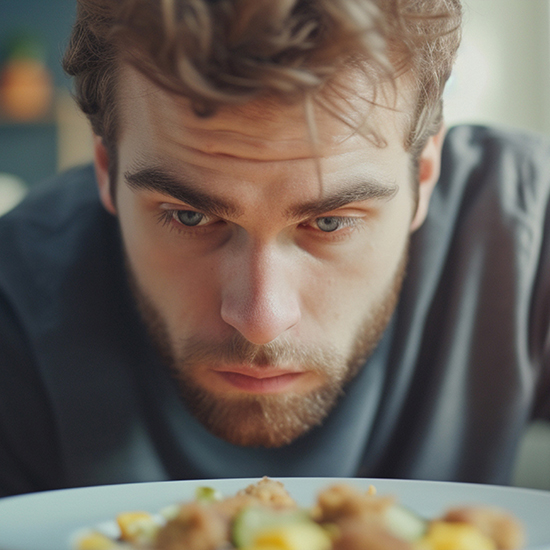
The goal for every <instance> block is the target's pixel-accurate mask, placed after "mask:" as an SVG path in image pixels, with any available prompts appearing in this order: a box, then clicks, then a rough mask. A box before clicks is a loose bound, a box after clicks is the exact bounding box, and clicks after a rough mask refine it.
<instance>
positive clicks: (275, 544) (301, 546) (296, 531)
mask: <svg viewBox="0 0 550 550" xmlns="http://www.w3.org/2000/svg"><path fill="white" fill-rule="evenodd" d="M330 548H332V542H331V539H330V537H329V536H328V534H327V533H326V532H325V531H324V530H323V529H322V528H321V527H320V526H319V525H316V524H314V523H311V524H308V523H305V524H302V523H297V524H289V525H284V526H279V527H273V528H271V529H269V528H268V529H265V530H262V531H261V532H260V533H258V534H257V535H256V537H255V539H254V543H253V545H252V548H250V549H249V550H330Z"/></svg>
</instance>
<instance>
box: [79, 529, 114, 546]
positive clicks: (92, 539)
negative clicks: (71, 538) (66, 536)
mask: <svg viewBox="0 0 550 550" xmlns="http://www.w3.org/2000/svg"><path fill="white" fill-rule="evenodd" d="M76 548H77V550H111V549H114V548H118V544H117V543H116V542H114V541H113V540H111V539H110V538H109V537H106V536H105V535H102V534H101V533H96V532H92V533H89V534H87V535H84V536H83V537H81V538H80V539H79V540H78V543H77V546H76Z"/></svg>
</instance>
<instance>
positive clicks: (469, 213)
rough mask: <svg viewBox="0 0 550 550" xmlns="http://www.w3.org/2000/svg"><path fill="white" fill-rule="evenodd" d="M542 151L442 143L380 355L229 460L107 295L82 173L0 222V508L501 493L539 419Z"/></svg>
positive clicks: (117, 288) (117, 295)
mask: <svg viewBox="0 0 550 550" xmlns="http://www.w3.org/2000/svg"><path fill="white" fill-rule="evenodd" d="M549 199H550V143H549V142H548V141H546V140H544V139H542V138H540V137H538V136H531V135H527V134H521V133H517V132H516V133H509V132H504V131H496V130H490V129H486V128H483V127H471V126H470V127H467V126H463V127H457V128H454V129H452V130H451V131H450V133H449V135H448V136H447V139H446V141H445V147H444V151H443V172H442V176H441V178H440V182H439V184H438V186H437V188H436V191H435V193H434V196H433V199H432V203H431V210H430V213H429V216H428V219H427V220H426V223H425V224H424V226H423V227H422V228H421V229H420V230H419V231H417V232H416V233H415V234H414V235H413V239H412V247H411V260H410V265H409V269H408V273H407V276H406V279H405V283H404V288H403V292H402V295H401V298H400V302H399V305H398V308H397V310H396V312H395V314H394V317H393V319H392V322H391V324H390V326H389V328H388V330H387V331H386V333H385V335H384V337H383V340H382V341H381V343H380V345H379V346H378V348H377V349H376V351H375V353H374V355H373V356H372V357H371V358H370V359H369V361H368V362H367V364H366V365H365V367H364V369H363V370H362V371H361V373H360V374H359V376H358V377H357V378H356V379H355V380H354V381H353V382H352V383H351V384H350V385H349V387H348V388H347V391H346V394H345V396H344V397H343V398H342V399H341V401H340V402H339V404H338V405H337V407H336V409H335V410H334V411H333V412H332V413H331V414H330V416H329V417H328V419H327V421H326V422H325V423H324V424H323V426H321V427H318V428H315V429H313V430H312V431H311V432H310V433H308V434H306V435H305V436H304V437H302V438H300V439H298V440H297V441H295V442H294V443H292V444H291V445H288V446H287V447H283V448H280V449H272V450H267V449H262V448H260V449H249V448H241V447H237V446H233V445H230V444H228V443H226V442H224V441H222V440H220V439H218V438H216V437H214V436H212V435H211V434H210V433H208V432H207V431H206V430H205V429H204V428H203V427H202V426H201V425H200V424H198V423H197V422H196V421H195V419H194V418H193V417H192V416H191V415H190V414H189V412H188V411H187V410H186V408H185V404H184V403H183V402H182V401H181V399H180V397H179V395H178V390H177V386H176V384H175V383H174V381H173V380H172V378H171V377H170V374H169V372H168V370H167V368H166V367H165V366H164V365H163V364H162V362H161V361H160V360H159V358H158V357H157V355H156V353H155V351H154V350H153V348H152V347H151V345H150V343H149V341H148V338H147V335H146V332H145V330H144V328H143V326H142V324H141V321H140V319H139V316H138V315H137V313H136V311H135V308H134V304H133V302H132V298H131V296H130V293H129V291H128V288H127V285H126V278H125V273H124V268H123V263H122V254H121V244H120V239H119V234H118V227H117V222H116V220H115V218H113V217H112V216H110V215H109V214H107V213H106V212H105V211H104V210H103V209H102V207H101V205H100V203H99V201H98V196H97V191H96V187H95V180H94V175H93V170H92V169H91V167H85V168H82V169H78V170H73V171H71V172H68V173H66V174H64V175H62V176H59V177H57V178H55V179H53V180H52V181H50V182H48V183H46V184H44V185H41V186H38V187H37V188H35V189H34V190H33V191H32V193H31V194H30V196H29V197H28V198H27V199H26V200H25V201H24V202H23V203H22V204H21V205H20V206H19V207H18V208H16V209H15V210H13V211H12V212H11V213H9V214H7V215H6V216H4V217H3V218H0V496H1V495H8V494H14V493H21V492H28V491H36V490H45V489H53V488H60V487H74V486H81V485H90V484H104V483H117V482H128V481H151V480H163V479H192V478H225V477H251V476H252V477H253V476H261V475H270V476H368V477H399V478H422V479H436V480H443V479H446V480H457V481H476V482H489V483H506V482H507V481H508V479H509V475H510V471H511V467H512V464H513V460H514V458H515V451H516V447H517V444H518V441H519V439H520V437H521V435H522V433H523V430H524V428H525V425H526V423H527V422H528V421H529V420H530V419H532V418H535V417H537V418H547V419H549V418H550V334H549V327H550V211H549Z"/></svg>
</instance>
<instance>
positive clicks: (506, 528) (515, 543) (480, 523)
mask: <svg viewBox="0 0 550 550" xmlns="http://www.w3.org/2000/svg"><path fill="white" fill-rule="evenodd" d="M442 519H443V521H451V522H465V523H470V524H472V525H475V526H476V527H477V528H478V529H479V530H480V531H481V532H482V533H484V534H485V535H487V536H488V537H490V538H492V539H493V540H494V541H495V543H496V545H497V548H499V550H516V549H518V548H523V547H524V546H525V534H524V531H523V527H522V526H521V524H520V523H519V522H518V521H517V520H516V519H515V518H514V517H512V516H511V515H510V514H508V513H506V512H504V511H502V510H499V509H497V508H488V507H485V508H484V507H475V506H471V507H461V508H452V509H450V510H448V511H447V513H446V514H445V516H444V517H443V518H442Z"/></svg>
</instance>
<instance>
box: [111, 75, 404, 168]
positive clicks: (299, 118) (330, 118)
mask: <svg viewBox="0 0 550 550" xmlns="http://www.w3.org/2000/svg"><path fill="white" fill-rule="evenodd" d="M120 77H121V78H120V79H119V83H120V84H119V99H120V103H119V104H120V106H121V109H120V114H119V116H120V119H119V120H120V126H121V127H120V129H121V130H122V131H124V130H125V129H128V128H131V127H132V126H142V125H143V124H145V125H146V126H147V127H148V129H149V131H152V132H158V133H159V134H163V133H166V132H167V131H169V130H171V129H172V130H174V131H176V130H177V129H178V128H181V129H184V130H185V131H186V133H187V134H188V135H190V137H192V140H193V142H194V143H195V144H196V145H197V146H198V147H199V148H201V149H203V150H205V152H207V153H210V154H216V153H219V154H224V153H226V154H230V155H231V154H232V152H231V150H229V151H223V150H217V147H219V144H220V142H225V143H226V144H227V145H229V144H231V143H232V144H233V145H238V144H242V145H245V146H249V147H250V148H252V149H254V150H255V154H257V157H258V160H277V158H278V155H279V154H280V155H281V158H282V157H283V156H284V155H286V154H287V153H278V152H277V148H278V145H281V146H282V147H283V148H284V149H285V150H288V148H289V146H292V147H293V149H294V153H295V158H297V159H299V158H306V157H310V156H323V147H334V146H340V147H342V150H345V149H346V142H347V141H348V140H350V139H351V140H355V139H364V140H365V146H366V147H368V146H373V145H374V146H377V147H379V146H380V145H381V144H387V143H389V142H394V143H395V142H398V143H399V144H400V145H403V144H404V135H405V132H406V128H407V125H408V120H409V118H410V117H409V110H410V107H409V105H410V101H408V100H407V99H408V95H409V94H408V93H403V94H401V93H400V88H399V87H393V86H385V87H380V88H378V89H377V90H376V91H374V90H373V89H372V87H371V88H370V89H369V84H368V82H367V81H366V80H365V76H364V75H363V74H362V73H360V72H359V71H353V72H351V71H348V72H347V73H346V74H344V73H342V75H340V77H339V79H338V80H334V82H333V83H332V84H331V85H330V87H329V88H327V89H326V90H324V92H323V94H318V95H317V96H316V97H314V98H313V99H312V100H311V103H308V100H306V99H300V100H293V101H284V100H280V99H279V98H274V97H269V98H261V99H256V100H253V101H249V102H248V103H246V104H242V105H229V106H224V107H221V108H219V109H218V110H217V111H216V113H215V114H214V115H213V116H210V117H199V116H197V115H196V114H195V112H194V110H193V109H192V107H191V104H190V101H189V100H188V99H187V98H184V97H182V96H179V95H177V94H173V93H170V92H168V91H165V90H163V89H161V88H160V87H158V86H157V85H156V84H154V83H153V82H151V81H149V80H148V79H147V78H146V77H144V76H143V75H141V74H140V73H139V72H138V71H137V70H135V69H133V68H132V67H130V66H128V65H124V66H123V67H122V70H121V74H120ZM271 155H273V158H270V156H271Z"/></svg>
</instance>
